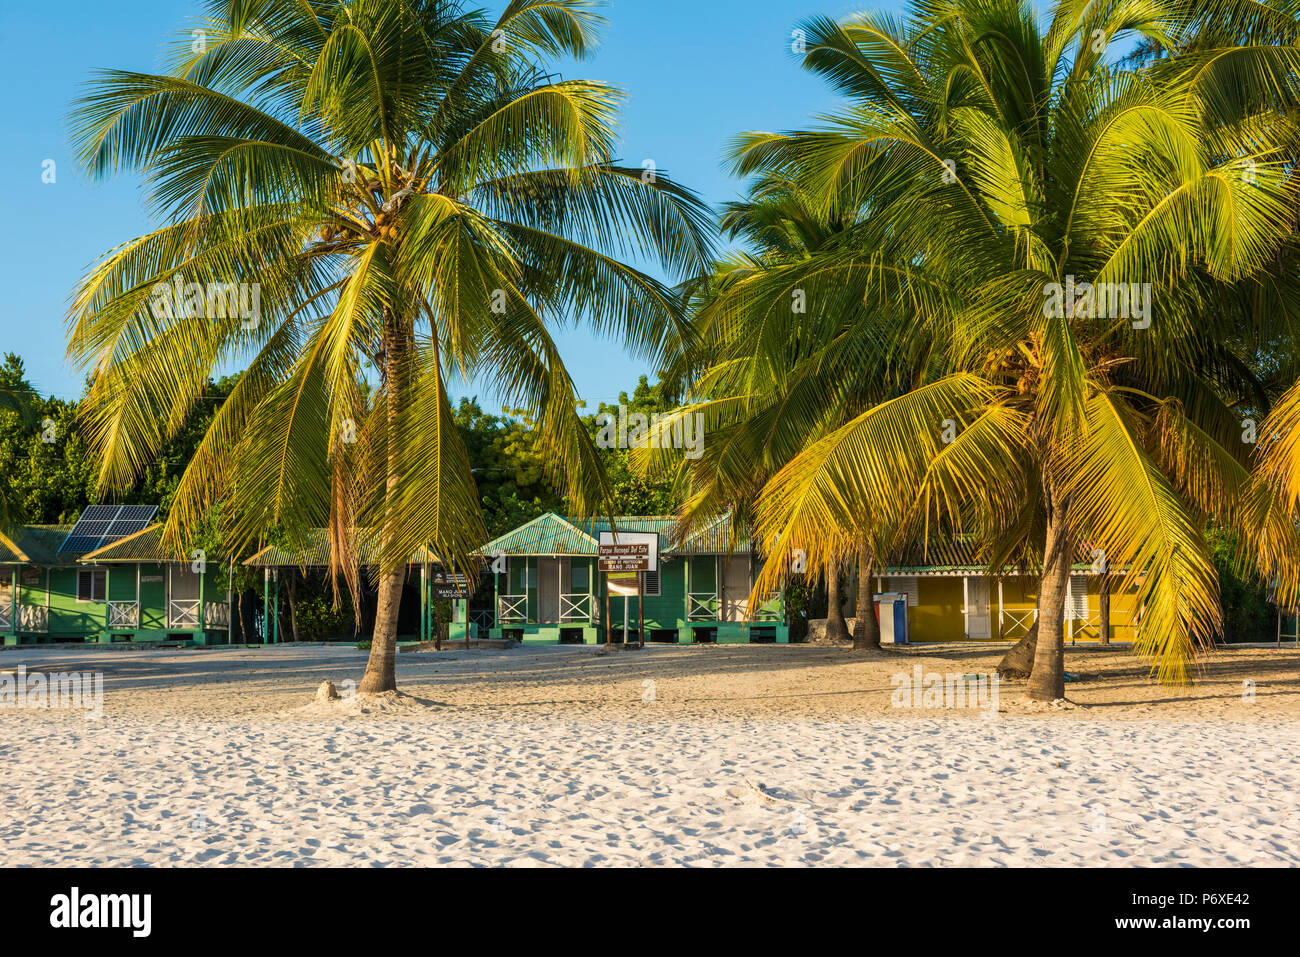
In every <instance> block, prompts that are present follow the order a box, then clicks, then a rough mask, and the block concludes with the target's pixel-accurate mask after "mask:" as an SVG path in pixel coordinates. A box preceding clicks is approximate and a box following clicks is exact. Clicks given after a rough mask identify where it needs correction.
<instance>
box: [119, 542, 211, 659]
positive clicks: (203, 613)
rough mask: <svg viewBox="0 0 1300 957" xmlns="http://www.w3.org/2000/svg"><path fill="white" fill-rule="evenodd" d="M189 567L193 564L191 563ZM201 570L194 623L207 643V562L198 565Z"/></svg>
mask: <svg viewBox="0 0 1300 957" xmlns="http://www.w3.org/2000/svg"><path fill="white" fill-rule="evenodd" d="M190 567H191V568H193V567H194V566H193V565H191V566H190ZM200 568H201V569H202V571H200V572H199V620H198V621H197V622H196V624H197V625H198V626H199V632H200V633H201V634H202V636H203V643H204V644H205V645H206V644H207V643H208V591H207V589H206V588H205V587H204V586H205V585H206V584H207V578H208V563H207V561H204V562H203V563H202V565H201V566H200ZM104 596H105V597H107V596H108V581H107V580H105V582H104Z"/></svg>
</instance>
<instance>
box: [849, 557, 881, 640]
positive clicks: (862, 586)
mask: <svg viewBox="0 0 1300 957" xmlns="http://www.w3.org/2000/svg"><path fill="white" fill-rule="evenodd" d="M874 565H875V557H874V556H873V555H872V553H871V546H870V545H869V544H868V541H867V536H866V535H865V534H863V536H862V542H861V544H860V545H859V547H858V617H857V620H856V621H855V622H854V623H853V650H854V651H868V650H871V649H873V648H874V649H879V648H880V622H878V621H876V602H875V594H876V590H875V587H874V586H873V585H872V583H871V571H872V568H873V567H874Z"/></svg>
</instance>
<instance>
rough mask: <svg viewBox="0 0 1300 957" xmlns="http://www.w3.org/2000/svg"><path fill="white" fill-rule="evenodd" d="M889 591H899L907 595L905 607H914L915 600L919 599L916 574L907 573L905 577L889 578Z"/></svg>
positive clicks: (919, 592)
mask: <svg viewBox="0 0 1300 957" xmlns="http://www.w3.org/2000/svg"><path fill="white" fill-rule="evenodd" d="M889 589H890V591H899V592H903V593H904V594H906V595H907V607H908V608H915V607H916V605H917V602H919V601H920V600H921V590H920V587H919V586H918V585H917V582H916V576H915V575H909V576H907V577H906V578H891V579H890V580H889Z"/></svg>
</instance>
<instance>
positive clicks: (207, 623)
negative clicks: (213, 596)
mask: <svg viewBox="0 0 1300 957" xmlns="http://www.w3.org/2000/svg"><path fill="white" fill-rule="evenodd" d="M203 625H204V627H205V628H229V627H230V603H229V602H224V601H210V602H208V603H207V606H206V607H205V608H204V611H203Z"/></svg>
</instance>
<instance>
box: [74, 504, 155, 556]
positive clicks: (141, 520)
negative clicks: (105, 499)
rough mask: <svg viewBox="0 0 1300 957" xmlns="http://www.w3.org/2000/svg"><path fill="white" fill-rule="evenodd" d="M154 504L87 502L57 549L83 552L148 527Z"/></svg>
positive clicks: (153, 513)
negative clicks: (92, 503) (102, 503)
mask: <svg viewBox="0 0 1300 957" xmlns="http://www.w3.org/2000/svg"><path fill="white" fill-rule="evenodd" d="M157 514H158V506H157V505H91V506H90V507H89V508H87V509H86V510H85V511H84V512H82V513H81V517H80V518H78V519H77V524H76V525H74V526H73V527H72V531H70V532H69V533H68V536H67V538H65V539H64V540H63V544H62V545H60V546H59V551H61V552H73V553H76V554H80V555H84V554H85V553H86V552H93V551H94V550H95V549H97V548H103V547H104V546H105V545H108V544H111V543H112V542H116V541H118V540H119V539H123V538H126V537H127V536H128V535H134V534H135V533H136V532H140V531H143V530H144V529H146V528H148V527H149V523H150V522H152V521H153V519H154V516H155V515H157Z"/></svg>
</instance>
